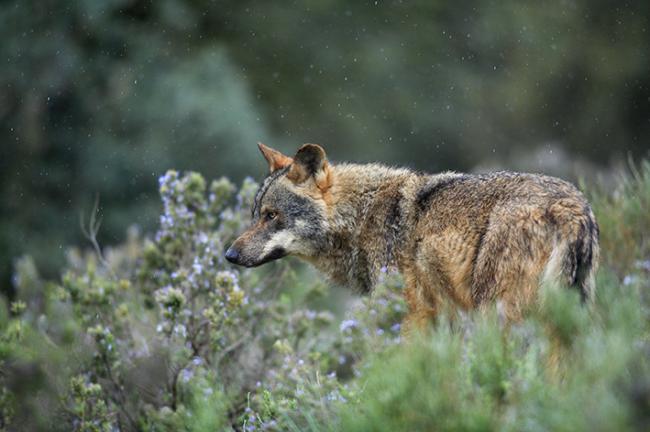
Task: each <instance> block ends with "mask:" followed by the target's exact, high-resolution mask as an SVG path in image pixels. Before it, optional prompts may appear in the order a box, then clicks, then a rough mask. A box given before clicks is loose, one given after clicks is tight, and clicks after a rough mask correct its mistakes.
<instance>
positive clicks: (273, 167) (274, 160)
mask: <svg viewBox="0 0 650 432" xmlns="http://www.w3.org/2000/svg"><path fill="white" fill-rule="evenodd" d="M257 147H258V148H259V149H260V151H261V152H262V156H264V159H266V161H267V162H268V163H269V171H270V172H274V171H277V170H279V169H282V168H285V167H288V166H289V165H291V163H292V162H293V159H291V158H290V157H289V156H285V155H283V154H282V153H280V152H279V151H277V150H273V149H272V148H271V147H268V146H265V145H264V144H262V143H261V142H258V143H257Z"/></svg>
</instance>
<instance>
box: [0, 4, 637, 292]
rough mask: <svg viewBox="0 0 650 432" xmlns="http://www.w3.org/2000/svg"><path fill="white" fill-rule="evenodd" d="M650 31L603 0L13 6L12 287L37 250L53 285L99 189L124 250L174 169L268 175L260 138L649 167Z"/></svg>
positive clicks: (6, 142)
mask: <svg viewBox="0 0 650 432" xmlns="http://www.w3.org/2000/svg"><path fill="white" fill-rule="evenodd" d="M649 20H650V3H648V2H616V3H612V2H607V1H604V0H597V1H587V0H575V1H554V2H551V3H549V2H532V1H525V2H521V1H515V0H507V1H502V2H496V3H494V2H481V1H478V0H472V1H470V2H447V1H438V0H436V1H425V0H416V1H409V2H403V1H364V2H349V1H343V0H318V1H317V0H297V1H295V2H293V3H291V4H287V3H282V2H255V1H250V0H238V1H234V0H231V1H225V0H224V1H208V0H160V1H155V2H154V1H148V0H110V1H106V0H101V1H100V0H82V1H77V2H67V1H62V0H44V1H32V0H21V1H17V0H14V1H6V2H3V3H1V4H0V38H1V39H0V40H2V43H0V62H1V64H2V67H1V68H0V142H1V143H2V144H1V145H0V194H1V195H0V196H1V199H0V275H3V276H1V277H0V280H6V275H7V274H8V269H9V268H10V257H13V256H15V255H17V254H19V253H22V252H29V253H31V254H32V255H35V257H36V259H37V261H38V262H39V263H40V267H41V268H43V269H44V270H45V273H46V274H47V273H48V271H49V272H51V271H52V269H53V268H54V263H55V261H52V260H56V259H58V257H60V253H59V252H58V251H59V250H62V249H63V247H64V246H65V245H66V244H68V243H71V242H77V241H79V239H80V237H81V230H80V229H79V228H78V218H79V216H78V215H79V210H80V209H82V208H85V209H90V207H91V206H92V205H91V203H92V200H93V199H94V196H95V194H99V195H100V203H101V204H102V210H103V215H104V226H103V229H102V232H101V234H102V237H101V238H100V240H102V241H103V242H113V241H116V240H118V239H120V237H121V236H122V233H124V232H125V227H126V226H127V225H128V224H131V223H139V224H141V225H142V226H143V227H145V228H146V229H149V228H151V226H152V224H153V223H154V222H155V214H156V212H157V210H158V209H157V204H156V200H155V194H154V191H155V186H154V185H155V179H156V178H157V177H158V176H159V175H160V174H161V173H162V172H163V171H164V170H165V169H167V168H169V167H174V168H177V169H193V170H198V171H200V172H203V173H204V174H206V175H208V176H210V177H213V176H215V175H217V174H219V175H220V174H224V175H229V176H231V177H233V178H234V179H236V180H239V179H241V178H242V177H243V176H244V175H247V174H252V175H256V176H259V175H261V174H262V173H263V172H264V171H263V164H262V163H261V161H260V160H258V158H257V156H256V155H255V152H256V149H255V146H254V143H255V141H258V140H262V141H268V144H271V145H274V146H277V147H279V148H280V149H281V150H284V151H286V152H290V151H292V150H293V149H295V148H296V147H297V145H299V144H300V143H302V142H319V143H321V144H323V145H325V146H326V147H327V150H328V154H329V155H330V156H331V157H332V158H333V159H334V160H343V159H345V160H357V161H369V160H380V161H384V162H388V163H394V164H408V165H411V166H413V167H415V168H418V169H427V170H432V171H433V170H440V169H472V168H473V167H475V166H476V165H478V164H479V163H486V161H487V162H488V164H490V166H494V165H501V166H506V167H509V168H514V169H517V168H518V167H519V169H522V167H525V169H531V168H529V165H524V164H520V163H517V162H516V161H515V160H513V157H514V156H513V155H522V154H523V155H526V154H539V151H538V150H536V152H532V151H531V149H539V148H541V149H542V152H543V151H544V148H545V146H547V145H549V144H552V145H553V148H558V147H559V148H561V149H562V151H563V154H567V155H568V157H569V158H576V157H579V158H581V159H584V160H587V161H590V162H591V163H595V164H601V165H604V164H606V163H608V162H610V161H611V160H612V159H615V158H618V157H621V156H625V155H626V153H628V152H631V153H632V154H633V155H642V154H645V153H646V152H647V150H648V142H650V56H649V54H648V53H649V52H650V50H648V47H650V28H649V26H648V22H649ZM548 151H549V152H550V151H551V150H550V147H549V150H548ZM569 165H570V164H567V166H569ZM532 168H535V166H533V167H532ZM539 169H545V167H540V168H539ZM48 264H50V265H49V266H48Z"/></svg>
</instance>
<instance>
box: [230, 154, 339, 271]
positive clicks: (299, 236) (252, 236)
mask: <svg viewBox="0 0 650 432" xmlns="http://www.w3.org/2000/svg"><path fill="white" fill-rule="evenodd" d="M259 148H260V151H261V152H262V155H264V158H265V159H266V161H267V162H268V164H269V169H270V174H269V175H268V176H267V177H266V178H265V179H264V181H263V182H262V184H261V186H260V188H259V190H258V191H257V195H256V196H255V201H254V203H253V209H252V224H251V227H250V228H248V229H247V230H246V231H245V232H244V233H243V234H242V235H241V236H239V238H238V239H237V240H235V242H234V243H233V244H232V246H230V248H229V249H228V250H227V251H226V259H227V260H228V261H230V262H232V263H234V264H238V265H243V266H246V267H256V266H259V265H262V264H264V263H267V262H269V261H272V260H276V259H278V258H282V257H284V256H286V255H297V256H301V257H304V258H309V257H313V256H316V255H317V254H318V252H319V250H322V249H323V248H324V243H325V232H326V227H327V201H328V199H329V189H330V188H331V186H332V171H331V168H330V165H329V163H328V161H327V157H326V156H325V151H324V150H323V149H322V148H321V147H320V146H318V145H316V144H305V145H303V146H302V147H301V148H300V149H299V150H298V152H297V153H296V155H295V156H294V157H293V158H290V157H288V156H285V155H283V154H282V153H280V152H278V151H276V150H273V149H271V148H269V147H267V146H265V145H264V144H262V143H259Z"/></svg>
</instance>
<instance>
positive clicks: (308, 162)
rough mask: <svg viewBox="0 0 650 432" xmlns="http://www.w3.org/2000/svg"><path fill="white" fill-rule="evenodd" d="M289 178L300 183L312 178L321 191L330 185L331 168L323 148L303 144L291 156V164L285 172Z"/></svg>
mask: <svg viewBox="0 0 650 432" xmlns="http://www.w3.org/2000/svg"><path fill="white" fill-rule="evenodd" d="M287 177H288V178H289V180H291V181H293V182H294V183H302V182H304V181H305V180H308V179H309V178H313V179H314V182H315V183H316V186H317V187H318V188H319V189H320V190H321V191H323V192H324V191H326V190H327V189H329V187H330V186H331V185H332V169H331V168H330V164H329V162H328V161H327V156H326V155H325V150H323V148H322V147H321V146H319V145H317V144H305V145H303V146H302V147H300V149H298V152H297V153H296V155H295V156H294V157H293V164H292V165H291V168H290V169H289V172H288V173H287Z"/></svg>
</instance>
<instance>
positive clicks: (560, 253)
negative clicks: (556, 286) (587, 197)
mask: <svg viewBox="0 0 650 432" xmlns="http://www.w3.org/2000/svg"><path fill="white" fill-rule="evenodd" d="M581 210H582V211H581V212H580V213H579V214H576V213H573V214H572V215H571V217H567V218H564V220H561V219H560V218H557V219H556V221H557V222H560V226H558V227H557V228H558V235H559V238H558V239H557V241H556V244H555V247H554V249H553V252H552V253H551V257H550V259H549V261H548V264H547V266H546V271H545V272H544V280H545V281H556V282H561V283H563V284H567V285H569V286H570V287H574V288H576V289H577V290H578V291H579V292H580V296H581V297H582V300H583V301H585V302H587V301H591V300H592V299H593V297H594V291H595V288H596V271H597V270H598V258H599V255H600V248H599V246H598V237H599V230H598V224H597V223H596V218H595V217H594V213H593V211H592V210H591V207H590V206H589V205H585V207H584V208H583V209H581ZM561 213H564V215H566V208H564V209H563V211H562V212H561Z"/></svg>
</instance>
